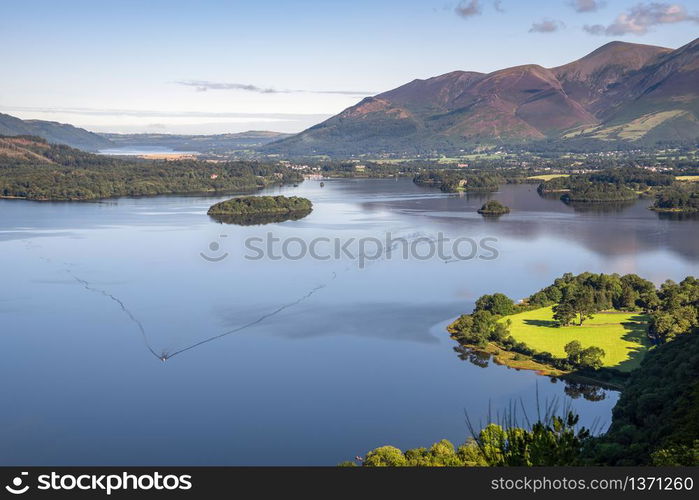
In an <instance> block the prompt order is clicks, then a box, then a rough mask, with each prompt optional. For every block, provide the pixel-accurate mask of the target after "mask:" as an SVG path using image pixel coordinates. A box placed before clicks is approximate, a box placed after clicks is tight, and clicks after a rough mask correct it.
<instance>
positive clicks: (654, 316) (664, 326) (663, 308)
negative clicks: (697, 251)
mask: <svg viewBox="0 0 699 500" xmlns="http://www.w3.org/2000/svg"><path fill="white" fill-rule="evenodd" d="M650 316H651V322H650V333H651V335H653V336H654V338H655V339H656V340H657V341H658V342H666V341H668V340H672V339H674V338H675V337H677V336H678V335H682V334H684V333H687V332H689V331H691V330H692V329H694V328H696V327H697V326H699V280H697V279H696V278H693V277H687V278H685V279H684V280H683V281H682V282H681V283H679V284H678V283H675V282H673V281H666V282H665V283H663V284H662V286H661V287H660V291H659V292H658V295H657V301H656V302H655V303H654V307H653V309H652V311H651V314H650Z"/></svg>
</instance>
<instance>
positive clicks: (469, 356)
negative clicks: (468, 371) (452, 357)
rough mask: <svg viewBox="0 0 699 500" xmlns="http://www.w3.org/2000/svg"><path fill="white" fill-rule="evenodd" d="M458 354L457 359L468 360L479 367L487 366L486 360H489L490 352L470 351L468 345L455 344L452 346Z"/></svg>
mask: <svg viewBox="0 0 699 500" xmlns="http://www.w3.org/2000/svg"><path fill="white" fill-rule="evenodd" d="M454 351H456V352H457V353H458V355H459V359H461V360H463V361H468V362H469V363H471V364H473V365H476V366H477V367H479V368H488V361H490V354H488V353H487V352H479V351H472V350H471V349H469V348H468V347H464V346H457V347H454Z"/></svg>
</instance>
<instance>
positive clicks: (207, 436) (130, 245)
mask: <svg viewBox="0 0 699 500" xmlns="http://www.w3.org/2000/svg"><path fill="white" fill-rule="evenodd" d="M268 192H271V193H284V194H294V195H299V196H305V197H307V198H309V199H311V200H312V201H313V203H314V211H313V213H312V214H311V215H310V216H308V217H307V218H305V219H302V220H299V221H290V222H284V223H280V224H272V225H267V226H249V227H240V226H230V225H221V224H218V223H216V222H214V221H213V220H211V219H210V218H209V217H208V216H207V215H206V210H207V209H208V207H209V206H210V205H211V204H213V203H215V202H217V201H220V200H222V199H225V198H226V197H216V198H211V197H208V198H203V197H158V198H140V199H118V200H108V201H105V202H102V203H35V202H25V201H15V200H0V252H2V255H3V256H4V262H5V263H6V267H5V268H3V269H2V275H3V283H4V284H5V286H4V287H3V288H2V290H1V291H0V320H1V321H2V328H1V329H0V352H2V353H3V355H4V359H3V362H2V364H0V379H1V380H3V383H2V384H1V385H0V397H1V398H2V400H3V401H4V402H5V404H4V405H3V407H2V410H0V424H1V425H0V429H2V430H1V431H0V463H2V464H11V463H12V464H14V463H24V464H27V465H33V464H37V465H39V464H56V465H58V464H66V465H68V464H134V465H136V464H233V465H256V464H265V465H306V464H319V465H333V464H335V463H337V462H340V461H342V460H346V459H351V458H352V457H354V456H355V455H358V454H364V453H365V452H366V451H368V450H369V449H371V448H374V447H376V446H380V445H383V444H393V445H396V446H398V447H401V448H408V447H416V446H429V445H430V444H431V443H433V442H435V441H437V440H439V439H442V438H447V439H450V440H451V441H453V442H455V443H460V442H463V440H464V439H465V438H466V437H467V428H466V425H465V422H464V411H465V410H466V411H467V412H468V414H469V415H470V417H471V418H472V420H474V421H476V422H478V421H484V420H485V419H486V417H487V415H488V408H489V405H490V407H491V408H492V409H493V412H495V411H497V410H505V409H506V408H507V406H508V405H509V404H510V403H511V402H512V401H519V399H520V398H521V399H522V401H523V403H524V406H525V407H527V409H528V411H529V412H530V415H535V406H536V405H535V400H536V393H537V390H538V392H539V398H540V400H541V401H542V402H543V401H545V400H546V399H551V398H554V397H559V398H563V397H564V395H565V393H564V387H565V386H564V384H563V383H561V382H558V383H552V382H551V381H550V379H548V378H545V377H540V376H537V375H536V374H535V373H533V372H525V371H520V372H517V371H515V370H510V369H508V368H505V367H501V366H497V365H494V364H492V363H491V364H490V365H489V366H488V367H487V368H481V367H478V366H476V365H474V364H471V363H469V362H467V361H463V360H461V359H459V358H458V356H457V354H456V353H455V352H454V351H453V347H454V346H455V345H456V344H455V342H453V341H452V340H451V339H449V336H448V334H447V333H446V332H445V331H444V325H445V324H446V323H447V322H448V321H449V320H450V319H452V318H454V317H455V316H457V315H459V314H461V313H463V312H470V310H471V308H472V307H473V302H474V301H475V299H477V298H478V297H479V296H480V295H482V294H484V293H493V292H496V291H500V292H504V293H507V294H508V295H510V296H511V297H512V298H514V299H521V298H524V297H526V296H528V295H530V294H531V293H533V292H535V291H536V290H538V289H540V288H542V287H544V286H546V285H548V284H549V283H550V282H551V281H553V279H555V278H556V277H558V276H560V275H562V274H563V273H565V272H573V273H579V272H583V271H594V272H618V273H630V272H632V273H638V274H640V275H641V276H643V277H646V278H648V279H651V280H652V281H654V282H656V283H660V282H662V281H664V280H665V279H668V278H670V279H674V280H681V279H682V278H684V277H685V276H687V275H696V274H697V271H698V270H699V267H698V264H699V221H697V220H696V219H694V220H682V221H677V220H672V219H669V218H661V217H659V216H658V214H656V213H654V212H651V211H649V210H647V206H648V204H649V201H648V200H639V201H638V202H636V203H634V204H631V205H628V206H622V207H617V208H613V209H610V210H609V211H599V210H592V211H591V210H589V209H588V210H583V211H580V210H579V209H578V210H576V209H575V208H573V207H569V206H566V205H564V204H563V203H561V202H560V201H559V200H557V199H544V198H541V197H539V196H538V194H537V193H536V186H535V185H507V186H503V187H502V188H501V191H500V192H498V193H495V194H493V195H465V196H459V195H447V194H443V193H441V192H440V191H439V190H437V189H430V188H422V187H419V186H416V185H414V184H413V183H412V182H411V181H410V180H408V179H399V180H393V179H390V180H326V181H325V187H323V188H321V187H320V185H319V183H318V182H317V181H306V182H304V183H303V184H301V185H300V186H299V187H297V188H292V187H286V188H275V189H271V190H268ZM489 196H492V197H494V198H496V199H498V200H500V201H502V202H503V203H505V204H506V205H508V206H510V207H511V208H512V213H511V214H510V215H507V216H505V217H502V218H500V219H498V220H492V219H488V220H484V219H483V218H482V217H481V216H480V215H478V214H476V213H475V210H476V208H478V207H480V206H481V205H482V203H483V202H484V199H486V198H487V197H489ZM386 231H390V232H391V234H392V235H394V236H397V237H405V238H406V239H410V240H414V239H415V238H419V237H422V236H428V237H436V236H437V235H438V234H439V233H442V234H443V235H444V236H446V237H450V238H454V237H470V238H473V239H475V240H477V241H478V240H480V239H482V238H485V237H491V238H496V239H497V241H496V242H495V243H494V244H492V246H494V247H495V248H497V251H498V253H499V256H498V258H496V259H492V260H485V259H479V258H475V259H472V260H468V261H457V262H448V263H446V262H444V261H443V260H441V259H438V258H433V259H428V260H418V259H408V260H403V259H401V258H399V257H400V256H399V255H395V254H394V255H392V258H390V259H389V258H383V259H379V260H376V261H369V262H367V265H366V266H365V267H364V268H360V267H359V266H358V263H357V262H356V261H354V260H351V259H348V258H343V259H341V260H335V259H330V260H326V261H319V260H314V259H312V258H311V257H308V256H307V257H305V258H302V259H299V260H288V259H281V260H272V259H269V258H263V259H260V260H248V259H245V258H244V255H246V253H247V254H249V253H250V252H248V251H247V250H246V248H245V246H244V241H245V239H246V238H250V237H261V238H265V237H266V235H267V233H269V232H271V233H273V234H274V236H275V237H278V238H280V239H282V240H283V239H285V238H290V237H298V238H301V239H302V240H304V241H307V242H308V241H311V240H312V239H313V238H318V237H325V238H340V239H342V240H343V241H346V240H347V239H349V238H362V237H376V238H379V239H382V238H384V237H385V233H386ZM212 243H215V245H212ZM213 249H215V250H213ZM226 253H227V254H228V256H227V257H226V258H224V259H222V260H220V261H219V262H211V261H210V260H207V259H205V258H203V257H202V254H203V255H204V256H206V257H208V258H213V259H218V258H219V257H221V256H223V255H225V254H226ZM246 325H250V326H247V327H246ZM234 330H238V331H236V332H234V333H231V334H230V335H227V336H224V337H221V338H219V339H216V340H212V341H211V342H207V343H204V344H201V345H199V346H196V347H193V348H191V349H188V350H183V349H187V348H188V347H190V346H192V345H195V344H197V343H198V342H201V341H203V340H206V339H209V338H211V337H214V336H217V335H221V334H223V333H226V332H230V331H234ZM151 350H152V352H151ZM180 351H181V352H180ZM177 352H180V354H177V355H175V356H174V357H172V358H171V359H169V360H167V361H166V362H162V361H160V360H159V359H158V355H162V354H166V355H167V354H169V355H172V354H173V353H177ZM29 360H31V362H29ZM616 399H617V394H616V393H615V392H611V391H609V392H606V398H605V399H604V400H602V401H586V400H584V399H583V398H578V399H576V400H574V401H573V402H572V404H573V407H574V408H575V409H576V410H577V411H578V412H579V413H580V414H581V416H582V419H581V420H582V423H583V424H585V425H588V426H589V425H592V424H593V422H595V421H599V422H600V423H601V424H602V426H603V427H604V426H606V425H608V423H609V421H610V418H611V408H612V407H613V405H614V403H615V402H616Z"/></svg>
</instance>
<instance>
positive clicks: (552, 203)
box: [362, 185, 699, 262]
mask: <svg viewBox="0 0 699 500" xmlns="http://www.w3.org/2000/svg"><path fill="white" fill-rule="evenodd" d="M486 197H492V198H494V199H497V200H498V201H500V202H502V203H504V204H505V205H507V206H509V207H511V208H512V213H511V214H510V215H509V216H508V217H506V218H502V219H499V220H496V221H490V223H489V224H487V225H486V224H485V223H484V222H483V220H482V218H481V217H480V216H479V215H478V214H477V213H476V210H477V209H478V208H479V207H480V206H481V204H482V203H483V196H482V195H481V196H471V195H467V196H463V197H459V196H458V195H454V196H438V195H435V197H421V198H416V199H409V198H408V199H398V200H394V201H379V202H365V203H363V204H362V206H363V208H368V207H369V206H372V207H374V208H380V209H383V210H390V211H393V212H398V213H402V214H404V215H405V216H406V217H411V218H413V217H427V218H430V219H431V220H433V221H438V222H439V224H440V225H441V226H442V228H443V230H444V231H445V233H451V234H461V235H468V236H486V235H487V236H495V237H504V238H513V239H516V240H531V239H536V238H544V237H547V238H554V239H560V240H567V241H573V242H575V243H578V244H580V245H582V246H583V247H584V248H586V249H588V250H591V251H593V252H595V253H597V254H599V255H602V256H605V257H615V256H625V255H634V254H638V253H641V252H652V251H657V250H663V249H668V250H670V251H672V252H675V253H676V254H678V255H681V256H682V257H683V258H685V259H687V260H689V261H693V262H696V261H699V217H693V218H692V217H690V218H682V220H677V219H676V218H675V219H673V218H671V217H663V218H660V219H659V217H658V215H659V214H656V213H655V212H652V211H650V210H648V208H647V207H648V204H649V200H644V199H641V200H638V201H635V202H631V203H630V204H628V205H617V204H613V205H612V206H610V207H602V206H601V204H596V205H594V206H592V205H593V204H589V205H591V206H590V207H589V209H584V210H582V211H579V210H578V209H579V207H577V206H576V207H571V206H568V205H566V204H564V203H563V202H561V201H560V200H558V199H550V198H542V197H540V196H539V195H538V193H537V192H536V189H535V188H534V187H533V186H529V185H504V186H501V188H500V191H499V192H497V193H493V194H491V195H487V196H486Z"/></svg>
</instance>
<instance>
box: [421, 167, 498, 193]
mask: <svg viewBox="0 0 699 500" xmlns="http://www.w3.org/2000/svg"><path fill="white" fill-rule="evenodd" d="M504 181H505V178H504V177H503V176H502V175H500V174H498V173H495V172H492V173H480V174H475V173H465V172H463V171H460V170H430V171H426V172H420V173H419V174H417V175H416V176H415V177H414V178H413V182H415V184H419V185H426V186H439V188H440V189H441V190H442V191H444V192H445V193H455V192H458V191H497V190H498V187H499V185H500V184H501V183H503V182H504Z"/></svg>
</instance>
